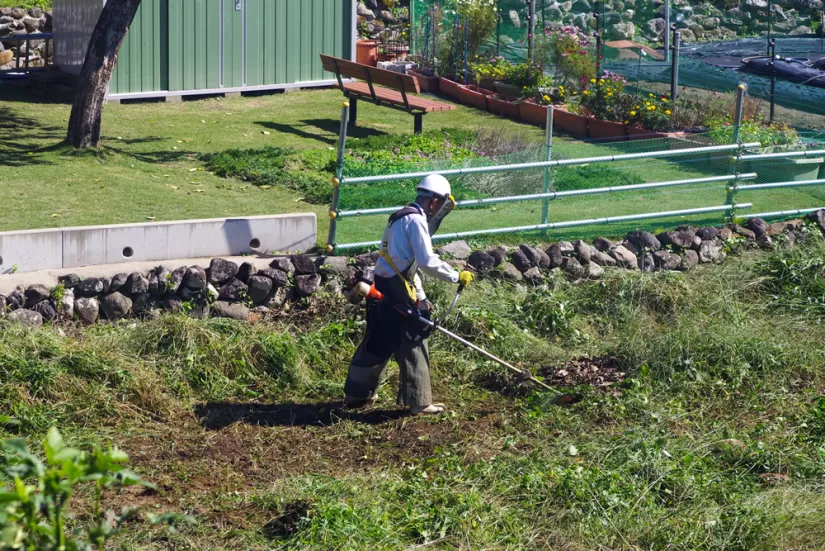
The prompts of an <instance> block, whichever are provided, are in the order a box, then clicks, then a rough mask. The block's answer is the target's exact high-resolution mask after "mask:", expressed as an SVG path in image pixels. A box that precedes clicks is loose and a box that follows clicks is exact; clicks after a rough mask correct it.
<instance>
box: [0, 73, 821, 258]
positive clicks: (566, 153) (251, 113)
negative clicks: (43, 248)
mask: <svg viewBox="0 0 825 551" xmlns="http://www.w3.org/2000/svg"><path fill="white" fill-rule="evenodd" d="M30 100H31V97H30V96H28V95H23V94H22V93H20V92H15V91H14V89H9V88H7V89H5V90H3V91H2V92H0V128H2V129H3V131H4V133H3V135H2V136H0V164H2V165H5V167H4V170H3V174H2V176H0V178H2V182H3V184H4V190H5V197H6V204H7V208H6V215H5V216H4V217H3V219H2V220H0V230H13V229H28V228H47V227H56V226H72V225H86V224H104V223H126V222H144V221H147V220H157V221H161V220H174V219H187V218H211V217H221V216H243V215H257V214H277V213H288V212H306V211H311V212H315V213H316V214H317V215H318V217H319V218H318V220H319V242H324V241H325V239H324V238H325V236H326V233H327V228H328V224H329V220H328V217H327V211H328V203H327V202H326V199H327V197H328V195H329V193H330V191H331V188H330V184H329V176H330V172H329V168H330V163H331V162H333V161H334V157H335V151H334V149H335V144H336V143H337V133H338V119H337V117H338V116H339V113H340V111H339V109H340V102H341V96H340V93H339V92H337V91H334V90H327V91H311V92H300V93H294V94H281V95H273V96H261V97H247V98H237V99H222V98H214V99H208V100H200V101H191V102H190V101H187V102H184V103H181V104H164V103H140V104H129V105H107V106H106V108H105V110H104V116H103V134H104V138H103V142H102V148H101V150H100V152H85V153H77V152H74V151H72V150H71V149H68V148H66V147H65V146H63V145H61V143H62V139H63V137H64V129H65V126H66V123H67V120H68V117H69V106H67V105H55V104H47V103H32V102H31V101H30ZM359 115H360V116H359V121H360V122H359V125H360V128H359V129H358V130H357V131H355V132H354V133H352V139H351V140H350V141H349V142H348V145H349V147H350V148H351V149H352V151H353V154H354V155H355V156H356V157H355V158H354V159H352V160H351V161H350V162H348V164H347V175H354V174H355V173H356V172H358V173H359V174H361V173H365V172H364V171H365V170H366V171H367V172H368V173H369V174H373V173H375V172H376V171H392V170H396V171H397V170H398V169H399V168H400V167H399V163H394V164H393V163H391V162H389V161H392V160H393V159H392V158H391V157H392V155H391V153H392V147H394V146H395V145H397V144H398V143H399V142H400V141H402V135H403V134H407V133H409V130H410V128H411V127H410V125H411V117H409V116H408V115H407V114H405V113H402V112H398V111H394V110H390V109H383V108H378V107H375V106H372V105H364V106H363V110H362V112H361V113H359ZM425 128H426V129H427V130H429V131H433V132H434V133H437V132H438V131H440V130H443V129H454V131H456V132H458V133H459V134H461V135H465V134H477V133H480V134H482V135H486V137H485V138H484V140H482V141H483V142H485V143H483V144H480V145H483V146H484V148H480V147H479V148H477V149H478V153H480V152H482V151H483V152H485V153H486V154H489V153H490V150H488V149H487V146H491V147H493V148H494V149H495V148H498V149H499V150H500V151H502V152H503V153H502V155H505V156H507V158H509V159H523V160H528V159H529V160H542V159H543V158H544V151H543V147H542V144H543V132H542V131H541V130H540V129H538V128H535V127H531V126H527V125H522V124H517V123H514V122H512V121H508V120H505V119H501V118H498V117H493V116H492V115H490V114H489V113H484V112H481V111H477V110H474V109H470V108H466V107H463V106H462V107H459V109H458V110H457V111H452V112H446V113H437V114H434V115H430V116H428V117H427V122H426V125H425ZM490 136H492V137H493V138H494V139H492V140H491V139H490ZM382 144H383V146H385V150H384V151H380V149H381V147H382ZM643 147H644V144H640V143H620V144H612V145H596V144H584V143H581V142H576V141H573V140H569V139H566V138H564V137H563V136H559V137H557V138H556V140H555V142H554V151H553V155H554V158H565V157H568V158H569V157H592V156H601V155H615V154H617V153H624V152H629V151H639V150H640V148H643ZM273 151H279V152H281V154H278V155H274V154H272V152H273ZM283 152H290V153H289V154H288V155H284V154H283ZM366 153H370V155H368V156H367V157H368V159H369V162H367V163H363V162H361V161H359V158H360V159H362V160H363V158H364V157H363V156H364V155H365V154H366ZM378 153H381V155H378ZM388 154H389V155H388ZM211 155H216V156H217V158H219V159H222V160H223V161H225V162H224V163H223V167H224V168H227V167H228V168H233V169H235V170H226V171H222V170H220V168H221V167H220V166H217V165H213V164H212V163H211V162H210V159H214V158H216V157H211ZM268 155H269V157H268ZM359 156H360V157H359ZM379 158H380V159H381V160H382V161H387V162H384V163H381V162H377V159H379ZM267 159H269V160H270V161H271V162H272V163H271V164H270V165H266V163H267ZM439 159H441V160H439ZM395 160H398V159H395ZM424 161H426V162H422V163H417V164H416V166H417V167H418V168H419V169H424V168H433V167H443V166H455V163H456V157H452V158H450V159H449V160H445V159H444V158H443V157H436V158H432V159H424ZM499 161H500V158H499ZM462 162H471V163H477V162H486V161H484V159H483V157H482V158H481V160H479V159H466V158H462ZM279 164H280V165H282V168H286V169H287V170H286V172H285V173H283V174H281V175H280V176H279V177H277V178H274V179H261V178H257V177H255V175H254V172H255V170H257V169H258V168H260V167H261V166H262V165H264V168H267V166H268V168H272V165H276V166H277V165H279ZM401 164H403V163H401ZM717 164H718V163H717ZM206 168H210V169H212V170H218V172H217V174H231V175H235V176H236V177H238V178H241V179H236V178H223V177H219V176H218V175H216V174H213V173H211V172H210V171H208V170H205V169H206ZM723 169H724V170H723ZM567 170H568V172H567V174H568V175H569V174H571V173H572V171H577V172H578V174H575V175H574V176H575V178H574V180H575V181H569V180H566V179H565V174H564V173H563V172H562V171H561V170H559V171H556V172H555V174H554V183H555V186H556V188H558V189H560V190H561V189H564V188H565V186H566V188H567V189H575V188H576V187H577V186H580V184H582V183H584V185H586V186H587V187H597V186H616V185H622V184H625V183H629V182H639V181H643V182H658V181H670V180H674V179H685V178H693V177H703V176H708V175H709V174H719V173H722V172H726V167H724V166H721V165H720V166H716V165H714V164H711V163H709V162H678V163H677V162H664V161H657V160H640V161H636V162H634V163H622V164H619V163H610V164H608V165H591V166H589V167H584V168H583V169H567ZM465 184H466V186H465V187H466V188H467V190H468V191H470V192H472V193H469V194H467V196H468V197H475V196H485V195H513V194H521V193H535V192H540V191H542V190H543V185H544V172H543V171H542V170H531V171H524V172H519V173H513V174H509V175H499V176H496V177H476V178H473V179H469V178H465ZM456 185H457V186H460V185H461V181H457V182H456ZM411 197H412V183H411V182H396V183H389V184H383V185H380V186H378V185H374V184H369V185H363V186H357V189H349V188H347V186H346V185H345V186H344V190H343V193H342V203H341V208H342V209H353V208H363V207H364V206H371V207H379V206H394V205H396V204H403V203H404V202H406V201H407V200H409V198H411ZM724 201H725V190H724V186H723V185H722V184H714V185H712V186H691V187H689V188H686V187H677V188H668V189H659V190H649V191H644V192H628V193H615V194H609V195H599V196H589V197H578V198H565V199H560V200H556V201H552V202H551V203H550V205H549V206H550V221H565V220H574V219H581V218H600V217H605V216H616V215H623V214H634V213H640V212H657V211H666V210H677V209H684V208H692V207H698V206H715V205H721V204H722V203H724ZM737 201H738V202H740V203H741V202H745V201H750V202H753V203H754V207H753V209H752V212H762V211H774V210H781V209H790V208H802V207H815V206H821V205H822V204H823V202H825V195H824V194H823V192H822V190H820V189H818V188H816V187H808V188H800V189H774V190H768V191H760V192H749V193H741V194H739V195H738V197H737ZM541 212H542V203H541V201H530V202H519V203H506V204H499V205H496V206H495V207H490V208H486V209H484V210H477V209H471V210H462V211H458V212H456V213H454V214H453V215H451V216H450V217H449V218H448V219H447V221H446V222H445V224H444V226H443V228H442V232H453V231H467V230H473V229H487V228H492V227H505V226H521V225H532V224H537V223H539V222H541ZM719 220H721V214H720V215H710V216H709V217H706V220H704V221H699V220H684V219H682V220H675V219H668V220H654V221H651V222H649V224H647V225H649V227H651V228H657V227H665V226H668V227H669V226H672V225H677V224H678V223H683V222H688V221H689V222H691V223H703V222H705V221H707V222H718V221H719ZM385 221H386V216H385V215H380V216H371V217H364V218H359V219H344V220H343V221H342V222H341V224H340V234H339V238H338V240H337V241H338V242H339V243H345V242H352V241H371V240H375V239H378V236H379V235H380V233H381V230H382V228H383V225H384V223H385ZM626 229H627V228H624V227H621V228H616V227H614V228H612V229H611V230H609V233H616V234H620V233H622V232H623V231H625V230H626ZM597 231H602V232H604V230H597Z"/></svg>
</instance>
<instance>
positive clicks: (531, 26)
mask: <svg viewBox="0 0 825 551" xmlns="http://www.w3.org/2000/svg"><path fill="white" fill-rule="evenodd" d="M535 32H536V0H530V3H529V4H528V7H527V63H532V62H533V34H534V33H535Z"/></svg>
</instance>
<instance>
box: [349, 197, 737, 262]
mask: <svg viewBox="0 0 825 551" xmlns="http://www.w3.org/2000/svg"><path fill="white" fill-rule="evenodd" d="M752 206H753V204H751V203H742V204H739V205H736V208H740V209H748V208H751V207H752ZM729 208H730V206H729V205H719V206H713V207H699V208H695V209H682V210H673V211H664V212H647V213H643V214H628V215H624V216H607V217H604V218H590V219H585V220H569V221H565V222H550V223H547V224H535V225H532V226H516V227H512V228H494V229H489V230H474V231H466V232H454V233H445V234H437V235H434V236H433V241H444V240H447V239H460V238H462V237H476V236H483V235H496V234H502V233H521V232H529V231H541V230H552V229H559V228H573V227H577V226H593V225H601V224H613V223H616V222H630V221H635V220H650V219H656V218H671V217H674V216H689V215H692V214H705V213H709V212H722V211H727V210H728V209H729ZM380 244H381V242H380V241H366V242H363V243H347V244H344V245H339V246H338V247H337V250H339V251H343V250H348V249H360V248H364V247H374V246H376V245H380Z"/></svg>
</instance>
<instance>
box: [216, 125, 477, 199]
mask: <svg viewBox="0 0 825 551" xmlns="http://www.w3.org/2000/svg"><path fill="white" fill-rule="evenodd" d="M475 140H476V134H475V133H474V132H469V131H462V130H438V131H430V132H426V133H424V134H420V135H411V136H410V135H396V136H374V137H370V138H366V139H362V140H351V142H350V145H351V147H350V148H349V149H348V151H347V158H346V168H345V171H344V174H345V176H349V177H354V176H374V175H379V174H393V173H396V174H397V173H400V172H411V171H420V170H426V168H422V165H429V166H428V167H427V168H433V169H435V167H437V166H438V164H439V163H444V164H449V165H450V166H458V165H462V164H465V163H468V162H471V161H473V160H478V159H482V158H483V155H482V154H481V153H480V152H476V151H475V150H474V149H473V145H474V143H475ZM203 160H204V161H205V162H206V165H207V168H208V169H209V170H211V171H213V172H214V173H215V174H217V175H218V176H223V177H232V178H239V179H241V180H244V181H247V182H250V183H252V184H254V185H256V186H261V187H265V186H277V187H282V188H286V189H291V190H294V191H297V192H299V193H301V194H302V195H303V198H304V200H306V201H307V202H309V203H313V204H328V203H329V202H330V201H331V200H332V185H330V179H331V178H332V176H333V174H334V173H335V152H334V151H329V150H322V149H292V148H283V147H266V148H263V149H230V150H227V151H222V152H220V153H215V154H210V155H205V156H204V157H203ZM417 183H418V182H417V181H416V182H412V181H392V182H387V183H378V184H374V183H370V184H363V185H359V184H355V185H352V186H348V188H347V191H346V192H345V193H343V194H342V201H341V206H342V208H346V209H357V208H366V207H374V206H377V205H378V204H379V203H380V204H383V205H402V204H404V203H407V202H408V201H409V200H410V199H411V195H412V193H411V190H413V189H415V185H417ZM453 191H454V193H453V194H454V195H455V196H456V198H457V199H469V198H473V197H478V196H479V194H477V193H475V194H474V193H473V192H472V190H471V189H470V188H469V187H467V186H462V185H461V184H460V183H459V184H458V185H456V186H455V187H454V190H453Z"/></svg>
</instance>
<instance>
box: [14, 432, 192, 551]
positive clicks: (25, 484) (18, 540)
mask: <svg viewBox="0 0 825 551" xmlns="http://www.w3.org/2000/svg"><path fill="white" fill-rule="evenodd" d="M43 448H44V452H45V455H46V460H45V461H43V460H42V459H41V458H40V457H38V456H37V455H35V454H34V453H32V452H31V451H29V449H28V447H27V446H26V442H25V441H24V440H23V439H12V440H7V441H5V442H3V443H2V452H3V455H2V456H0V472H1V473H2V478H3V482H4V485H5V486H6V489H5V490H4V491H0V504H2V505H3V509H2V510H0V549H2V550H12V549H27V550H29V551H52V550H53V551H58V550H59V551H64V550H68V551H73V550H77V551H84V550H91V549H100V550H102V549H104V546H105V543H106V541H107V540H108V539H109V538H111V537H112V536H113V535H114V534H115V533H116V532H117V530H118V527H119V526H120V525H121V524H122V523H123V522H125V521H127V520H130V519H132V518H135V517H136V515H137V511H135V510H130V509H124V510H123V512H121V513H120V514H116V513H114V511H111V510H108V511H104V510H103V507H102V502H103V491H104V490H105V489H109V488H114V487H119V486H128V485H135V484H137V485H141V486H145V487H147V488H152V489H154V486H153V485H152V484H150V483H148V482H146V481H144V480H142V479H141V478H140V477H138V476H137V475H136V474H134V473H133V472H131V471H129V470H127V469H126V468H125V467H124V463H126V462H127V461H128V460H129V457H128V456H127V455H126V454H125V453H124V452H123V451H121V450H119V449H118V448H117V447H111V448H109V449H108V450H106V451H103V450H100V449H95V450H93V451H92V452H91V453H86V452H83V451H81V450H78V449H75V448H70V447H67V446H66V445H65V444H64V442H63V437H62V436H61V434H60V432H59V431H58V430H57V429H56V428H54V427H52V428H51V429H49V432H48V435H47V436H46V439H45V441H44V444H43ZM86 486H92V487H93V496H94V505H93V507H94V510H93V513H92V518H91V522H90V523H89V525H88V526H87V527H86V529H85V530H83V529H81V528H79V527H77V528H74V529H72V530H71V531H69V530H68V528H67V526H66V519H67V513H68V511H69V506H70V502H71V499H72V497H73V495H74V494H75V493H76V492H77V491H78V490H80V489H82V488H85V487H86ZM150 520H151V521H152V522H153V523H159V522H166V523H169V524H170V525H172V526H173V525H174V524H175V523H176V522H177V521H178V520H179V517H178V516H177V515H162V516H159V517H153V518H151V519H150Z"/></svg>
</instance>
